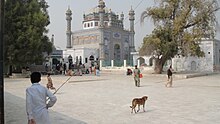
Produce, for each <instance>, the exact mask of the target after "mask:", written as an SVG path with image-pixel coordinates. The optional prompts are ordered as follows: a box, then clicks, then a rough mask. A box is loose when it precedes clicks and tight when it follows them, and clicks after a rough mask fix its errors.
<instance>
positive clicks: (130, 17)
mask: <svg viewBox="0 0 220 124" xmlns="http://www.w3.org/2000/svg"><path fill="white" fill-rule="evenodd" d="M134 15H135V13H134V10H133V9H132V7H131V10H130V11H129V21H130V34H131V46H130V50H131V52H135V47H134V34H135V32H134V20H135V17H134Z"/></svg>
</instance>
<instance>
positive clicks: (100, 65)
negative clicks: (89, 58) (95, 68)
mask: <svg viewBox="0 0 220 124" xmlns="http://www.w3.org/2000/svg"><path fill="white" fill-rule="evenodd" d="M99 68H100V70H101V69H102V60H99Z"/></svg>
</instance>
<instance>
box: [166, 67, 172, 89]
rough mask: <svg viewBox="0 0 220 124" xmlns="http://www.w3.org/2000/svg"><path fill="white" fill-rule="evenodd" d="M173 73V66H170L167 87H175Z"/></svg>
mask: <svg viewBox="0 0 220 124" xmlns="http://www.w3.org/2000/svg"><path fill="white" fill-rule="evenodd" d="M172 75H173V72H172V66H170V67H169V68H168V69H167V78H168V79H167V83H166V84H165V86H166V87H172V85H173V77H172Z"/></svg>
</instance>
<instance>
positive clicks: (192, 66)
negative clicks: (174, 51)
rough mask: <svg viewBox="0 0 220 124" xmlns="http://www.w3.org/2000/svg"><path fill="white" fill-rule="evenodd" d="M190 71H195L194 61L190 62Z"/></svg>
mask: <svg viewBox="0 0 220 124" xmlns="http://www.w3.org/2000/svg"><path fill="white" fill-rule="evenodd" d="M191 71H196V62H195V61H192V62H191Z"/></svg>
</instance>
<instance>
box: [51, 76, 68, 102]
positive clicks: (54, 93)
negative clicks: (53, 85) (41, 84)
mask: <svg viewBox="0 0 220 124" xmlns="http://www.w3.org/2000/svg"><path fill="white" fill-rule="evenodd" d="M71 77H72V76H70V77H69V78H67V79H66V81H65V82H63V83H62V84H61V85H60V87H58V88H57V90H56V91H55V92H54V93H53V94H56V93H57V91H58V90H59V89H60V88H61V87H62V86H63V85H64V84H65V83H67V82H68V81H69V80H70V78H71ZM48 100H49V98H48V99H47V101H48Z"/></svg>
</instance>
